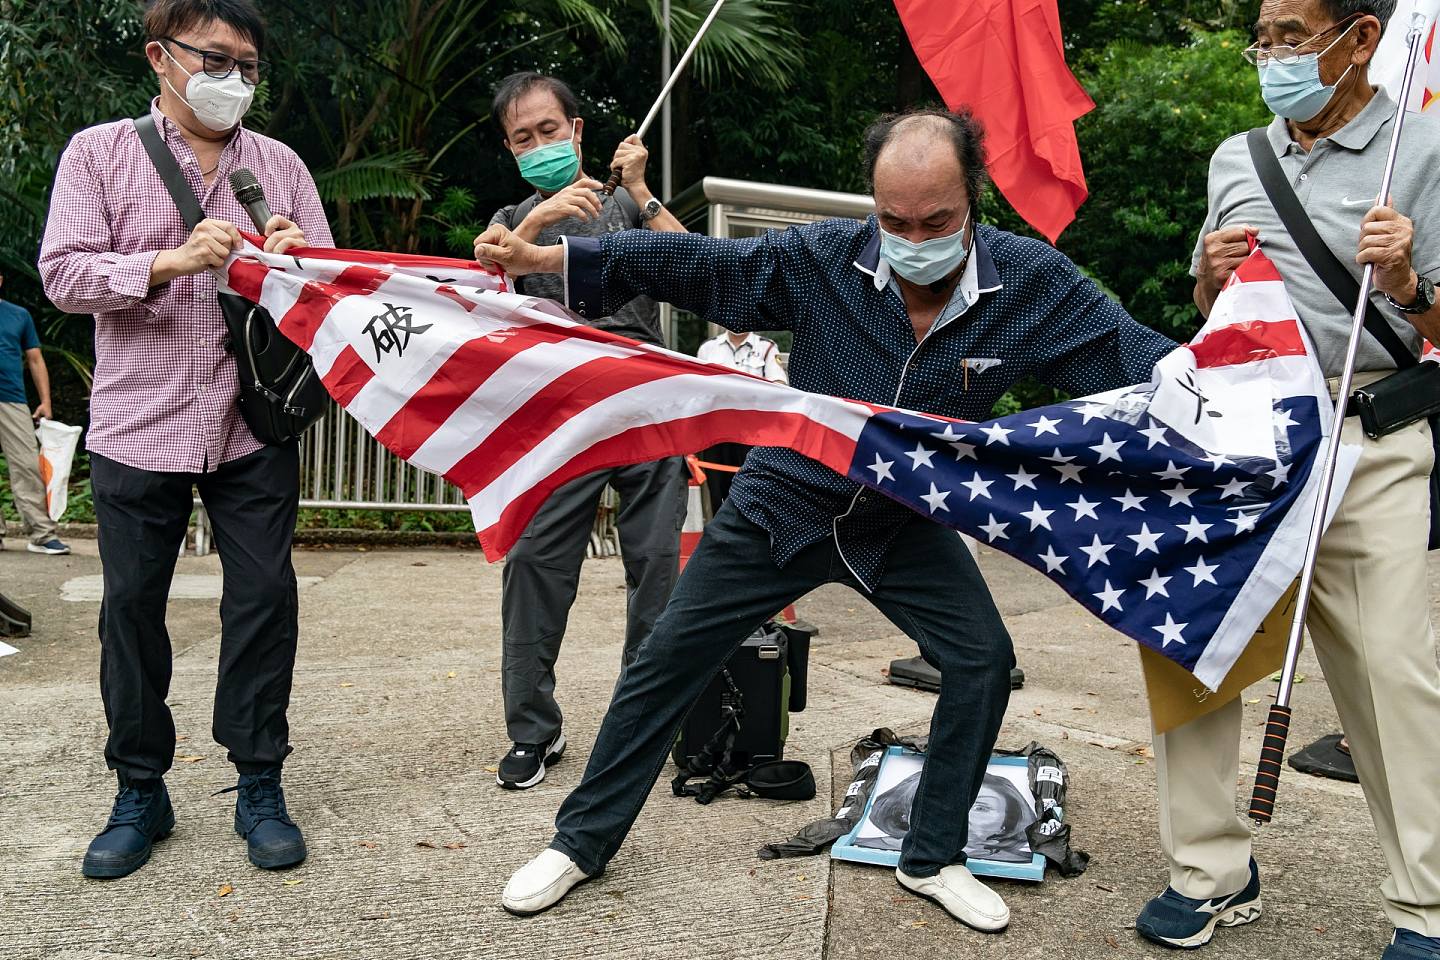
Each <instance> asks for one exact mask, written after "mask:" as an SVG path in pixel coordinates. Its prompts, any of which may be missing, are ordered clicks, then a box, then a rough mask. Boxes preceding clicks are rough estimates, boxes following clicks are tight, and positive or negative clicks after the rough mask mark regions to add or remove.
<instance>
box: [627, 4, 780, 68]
mask: <svg viewBox="0 0 1440 960" xmlns="http://www.w3.org/2000/svg"><path fill="white" fill-rule="evenodd" d="M648 3H649V6H650V14H651V16H652V17H653V18H654V25H655V29H661V27H662V24H663V23H664V21H663V20H662V19H661V10H660V3H659V0H648ZM710 6H711V5H710V3H709V2H704V0H672V2H671V4H670V24H671V26H670V29H671V32H672V38H673V39H672V42H671V48H672V49H673V50H674V55H673V57H672V62H678V61H679V58H680V55H681V53H682V52H683V51H684V49H685V48H686V47H687V46H689V44H690V41H691V40H692V39H693V38H694V36H695V31H696V30H698V29H699V28H700V24H701V23H702V22H703V21H704V20H705V17H706V15H707V14H708V13H709V12H710ZM787 6H789V4H786V3H782V2H778V0H729V2H728V3H726V5H725V6H724V7H722V8H721V10H720V13H719V14H717V15H716V17H715V22H714V23H713V24H712V25H711V27H710V31H709V33H707V34H706V35H705V39H704V40H703V41H702V42H701V44H700V47H699V49H697V50H696V51H695V62H694V70H695V75H696V77H697V78H698V79H699V81H700V82H701V83H703V84H705V85H707V86H713V85H714V84H715V83H716V82H717V81H718V80H719V79H720V77H721V76H723V75H728V76H731V77H734V78H738V79H741V80H744V81H746V82H747V83H753V82H755V81H757V80H758V81H759V82H760V83H761V84H763V85H764V86H765V87H768V88H770V89H772V90H780V89H784V88H785V87H788V86H789V85H790V77H791V73H792V71H794V70H796V69H797V68H798V67H799V66H800V65H801V63H802V62H803V59H804V58H803V56H802V54H801V52H800V45H801V37H800V35H799V34H798V33H796V32H795V31H794V30H793V29H791V28H790V27H789V26H788V25H787V24H786V22H785V20H784V19H783V17H784V14H785V12H786V11H785V8H786V7H787Z"/></svg>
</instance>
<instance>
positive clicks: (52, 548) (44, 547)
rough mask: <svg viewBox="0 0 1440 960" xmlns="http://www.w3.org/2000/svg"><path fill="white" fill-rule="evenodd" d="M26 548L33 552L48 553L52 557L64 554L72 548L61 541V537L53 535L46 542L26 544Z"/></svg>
mask: <svg viewBox="0 0 1440 960" xmlns="http://www.w3.org/2000/svg"><path fill="white" fill-rule="evenodd" d="M25 549H26V550H29V551H30V552H31V553H46V554H49V555H50V556H52V557H59V556H64V555H65V554H67V553H69V552H70V548H69V547H68V546H67V545H66V544H64V543H61V542H60V538H59V537H51V538H50V539H49V540H46V541H45V542H44V543H30V544H26V545H25Z"/></svg>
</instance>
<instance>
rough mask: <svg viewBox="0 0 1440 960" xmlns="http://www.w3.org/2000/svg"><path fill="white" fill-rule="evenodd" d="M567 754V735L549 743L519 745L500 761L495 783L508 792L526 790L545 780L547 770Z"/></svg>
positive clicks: (559, 736)
mask: <svg viewBox="0 0 1440 960" xmlns="http://www.w3.org/2000/svg"><path fill="white" fill-rule="evenodd" d="M564 753H565V734H563V733H557V734H555V738H554V739H553V740H551V741H550V742H549V743H517V744H515V745H514V746H512V747H511V748H510V752H509V753H507V754H505V756H504V758H502V759H501V761H500V772H499V773H497V774H496V775H495V782H496V783H497V784H499V785H500V786H502V787H504V788H505V789H506V790H524V789H526V788H527V787H533V786H535V784H537V783H539V782H540V781H541V780H544V779H545V769H546V768H547V767H549V766H550V765H551V764H552V763H554V762H555V761H556V760H559V759H560V757H561V755H563V754H564Z"/></svg>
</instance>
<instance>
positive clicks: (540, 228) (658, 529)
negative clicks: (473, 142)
mask: <svg viewBox="0 0 1440 960" xmlns="http://www.w3.org/2000/svg"><path fill="white" fill-rule="evenodd" d="M492 116H494V118H495V121H496V123H498V124H499V126H500V129H501V131H502V132H503V134H504V136H505V146H506V147H507V148H508V149H509V150H510V151H511V152H512V153H513V154H515V159H516V163H517V165H518V166H519V168H520V175H521V176H522V177H523V178H524V179H525V180H526V181H527V182H528V183H529V184H530V185H531V186H533V187H535V190H536V192H535V193H533V194H531V195H530V196H529V197H528V198H526V199H525V200H523V201H521V202H520V203H518V204H512V205H510V206H507V207H503V208H501V209H500V210H498V211H497V212H496V213H495V216H494V217H492V218H491V220H490V222H491V223H492V224H495V223H502V224H504V225H505V226H506V227H509V228H510V229H512V230H514V231H515V232H516V233H518V234H520V235H521V236H523V237H524V238H525V239H526V240H528V241H530V242H531V243H536V244H540V245H542V246H548V245H551V244H557V243H559V242H560V238H561V237H566V236H570V237H576V236H579V237H595V236H601V235H603V234H605V233H611V232H615V231H619V230H630V229H634V228H637V227H648V228H649V229H651V230H660V231H665V232H675V233H683V232H684V231H685V228H684V227H682V226H681V225H680V222H679V221H678V220H676V219H675V217H674V216H672V215H671V213H670V212H669V211H668V210H666V209H665V208H664V206H662V205H661V203H660V201H659V199H658V198H656V197H655V196H654V195H653V194H651V192H650V190H649V188H648V187H647V186H646V184H645V161H646V157H647V153H646V150H645V147H644V145H643V144H641V142H640V139H639V138H638V137H634V136H632V137H627V138H626V139H625V141H624V142H622V143H621V144H620V147H619V149H618V150H616V152H615V156H614V158H613V159H612V160H611V162H610V169H612V170H618V171H620V184H621V185H620V187H619V188H618V189H616V191H615V193H614V195H613V196H609V195H606V194H604V193H601V192H599V191H598V190H597V188H598V187H599V186H600V184H599V183H597V182H596V181H594V180H591V179H589V178H588V177H586V176H585V174H584V172H583V168H582V156H581V149H580V144H581V140H582V138H583V135H584V132H585V121H584V119H583V118H582V117H581V116H580V109H579V104H578V102H577V100H576V97H575V94H574V93H573V92H571V90H570V88H569V87H568V86H566V85H565V84H564V83H563V82H561V81H560V80H557V79H555V78H554V77H547V76H543V75H541V74H538V73H517V74H513V75H511V76H509V77H507V78H505V80H503V81H502V82H501V84H500V86H499V87H498V88H497V89H496V91H495V102H494V107H493V110H492ZM517 287H518V290H519V292H521V293H524V294H527V295H529V296H534V297H545V298H548V299H552V300H557V301H560V302H564V299H565V297H564V283H563V280H562V278H561V277H560V276H559V275H557V274H536V275H531V276H527V277H522V278H517ZM659 313H660V311H659V308H658V306H657V305H656V303H655V301H654V300H651V299H650V298H649V297H644V296H641V297H636V298H635V299H634V300H631V301H630V302H629V303H627V304H625V305H624V306H622V307H621V308H620V309H618V310H616V311H615V313H614V314H612V315H611V316H608V317H601V318H599V319H594V320H591V321H590V323H591V325H592V326H595V327H599V328H600V329H602V330H608V331H610V332H612V333H617V334H620V335H621V336H625V337H630V338H631V339H634V340H639V341H642V342H645V343H653V344H656V345H659V346H664V345H665V342H664V337H663V335H662V332H661V330H660V317H659ZM685 474H686V470H685V462H684V460H683V459H681V458H679V457H669V458H666V459H664V460H658V461H655V462H653V463H644V464H638V465H636V466H630V467H616V468H613V469H609V470H600V471H597V472H595V473H592V474H588V475H586V476H584V477H581V478H579V479H577V480H574V481H571V482H570V483H569V484H567V485H565V486H564V487H561V488H560V489H559V490H557V491H556V492H555V493H554V495H552V496H551V497H550V499H549V500H547V501H546V503H545V506H544V507H542V508H541V510H540V512H539V513H538V514H536V515H535V519H534V520H532V521H531V523H530V527H529V529H527V530H526V531H525V534H524V536H523V537H521V539H520V541H519V542H518V543H517V544H515V546H514V548H512V549H511V551H510V553H509V555H508V556H507V558H506V560H505V571H504V575H503V588H502V597H501V617H502V620H503V633H504V640H503V647H504V652H503V660H502V664H501V683H502V687H503V690H504V695H505V724H506V727H507V732H508V734H509V737H510V739H511V740H512V741H513V746H512V747H511V748H510V752H509V753H507V754H506V755H505V756H504V758H502V759H501V761H500V765H499V771H498V773H497V774H496V778H495V779H496V782H497V783H498V784H499V785H500V786H502V787H506V788H509V789H525V788H526V787H533V786H534V785H535V784H537V783H539V782H540V781H541V780H543V779H544V778H545V770H546V768H547V767H548V766H549V765H550V764H551V763H553V762H555V761H556V760H558V759H559V758H560V755H561V754H562V753H563V752H564V750H565V736H564V734H563V733H562V732H561V713H560V706H559V704H558V703H556V701H555V661H556V659H557V657H558V656H559V654H560V642H561V640H562V639H563V638H564V635H565V625H566V621H567V619H568V617H569V613H570V607H571V605H572V604H573V603H574V602H575V591H576V587H577V585H578V583H579V580H580V565H581V563H582V562H583V561H584V559H585V548H586V546H587V545H588V544H589V542H590V532H591V529H592V528H593V526H594V523H595V515H596V510H597V508H598V506H599V502H600V496H601V494H602V493H603V492H604V490H605V487H606V485H609V486H611V487H613V488H614V489H615V491H616V492H617V493H619V494H620V500H621V504H620V514H619V517H618V526H619V532H620V552H621V555H622V557H623V561H624V565H625V587H626V600H627V612H626V624H625V648H624V662H625V663H629V662H630V661H631V660H633V659H634V656H635V652H636V651H637V650H638V649H639V646H640V643H641V642H642V641H643V640H644V639H645V638H646V637H647V636H649V634H650V630H651V628H652V627H653V626H654V625H655V620H656V618H657V617H659V615H660V612H661V611H662V610H663V609H664V608H665V602H666V601H667V600H668V599H669V597H670V588H671V587H672V586H674V583H675V578H676V576H677V574H678V572H679V552H680V527H681V525H682V524H683V522H684V519H685V501H686V491H685V486H686V481H685Z"/></svg>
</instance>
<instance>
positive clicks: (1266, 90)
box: [1258, 23, 1355, 123]
mask: <svg viewBox="0 0 1440 960" xmlns="http://www.w3.org/2000/svg"><path fill="white" fill-rule="evenodd" d="M1350 26H1351V27H1353V26H1354V24H1353V23H1352V24H1351V25H1350ZM1349 32H1350V27H1346V28H1345V30H1344V31H1343V32H1342V33H1341V34H1340V36H1339V37H1336V38H1335V40H1334V41H1333V42H1332V43H1331V44H1330V46H1329V47H1326V48H1325V49H1324V50H1322V51H1320V52H1319V53H1307V54H1305V55H1304V56H1301V57H1297V58H1296V59H1295V60H1292V61H1291V62H1290V63H1280V62H1278V61H1271V62H1269V63H1266V64H1265V65H1263V66H1261V67H1259V68H1258V69H1259V71H1260V96H1261V97H1262V98H1264V100H1265V105H1266V106H1267V107H1269V108H1270V110H1271V112H1272V113H1274V114H1275V115H1276V116H1277V117H1284V118H1285V119H1286V120H1296V121H1299V122H1300V123H1304V122H1305V121H1306V120H1310V119H1312V118H1313V117H1315V116H1317V115H1318V114H1319V113H1320V111H1321V110H1324V109H1325V107H1326V105H1327V104H1328V103H1329V102H1330V99H1331V98H1332V97H1334V96H1335V88H1336V87H1338V86H1340V80H1344V79H1345V77H1346V76H1347V75H1349V73H1350V70H1351V68H1352V67H1354V66H1355V65H1354V64H1353V63H1352V64H1351V65H1350V66H1349V67H1346V68H1345V72H1344V73H1342V74H1340V80H1336V81H1335V83H1334V84H1332V85H1331V86H1328V87H1327V86H1325V83H1324V82H1323V81H1322V80H1321V79H1320V58H1321V57H1322V56H1324V55H1325V54H1327V53H1329V52H1330V48H1331V47H1333V46H1335V44H1337V43H1339V42H1340V38H1341V37H1344V36H1345V34H1347V33H1349Z"/></svg>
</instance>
